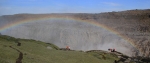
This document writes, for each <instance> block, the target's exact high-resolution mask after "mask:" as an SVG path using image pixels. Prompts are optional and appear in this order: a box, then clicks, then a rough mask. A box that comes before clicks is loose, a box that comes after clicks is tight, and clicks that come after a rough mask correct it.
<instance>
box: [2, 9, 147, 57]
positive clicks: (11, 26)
mask: <svg viewBox="0 0 150 63" xmlns="http://www.w3.org/2000/svg"><path fill="white" fill-rule="evenodd" d="M103 25H104V26H103ZM0 30H1V31H0V32H1V33H2V34H3V35H9V36H13V37H16V38H25V39H34V40H39V41H43V42H46V43H52V44H55V45H57V46H58V47H60V48H62V47H65V46H67V45H69V46H71V48H72V49H74V50H83V51H88V50H105V51H106V50H107V49H108V48H115V49H116V50H118V51H119V52H121V53H123V54H126V55H128V56H145V57H149V56H150V10H149V9H144V10H138V9H136V10H126V11H119V12H105V13H95V14H92V13H91V14H90V13H64V14H63V13H62V14H59V13H58V14H15V15H4V16H0ZM112 30H114V31H112ZM114 32H116V33H117V34H116V33H114Z"/></svg>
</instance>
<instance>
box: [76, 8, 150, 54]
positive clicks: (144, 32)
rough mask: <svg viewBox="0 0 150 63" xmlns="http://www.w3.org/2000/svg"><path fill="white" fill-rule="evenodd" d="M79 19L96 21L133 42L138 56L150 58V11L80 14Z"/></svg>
mask: <svg viewBox="0 0 150 63" xmlns="http://www.w3.org/2000/svg"><path fill="white" fill-rule="evenodd" d="M76 17H77V18H80V19H83V20H95V21H96V22H99V23H101V24H104V25H106V26H108V27H111V28H112V29H114V30H116V31H117V32H119V33H120V34H121V35H122V36H125V37H127V39H130V40H132V41H131V42H132V43H133V45H134V46H135V47H136V48H137V49H139V51H140V52H142V53H141V54H140V53H138V52H139V51H137V53H136V55H138V54H139V55H144V56H150V9H146V10H127V11H121V12H106V13H100V14H78V15H76Z"/></svg>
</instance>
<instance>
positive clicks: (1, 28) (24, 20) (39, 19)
mask: <svg viewBox="0 0 150 63" xmlns="http://www.w3.org/2000/svg"><path fill="white" fill-rule="evenodd" d="M49 19H60V20H62V19H63V20H64V19H65V20H73V21H79V22H84V23H88V24H91V25H94V26H97V27H101V28H104V29H106V30H108V31H110V32H112V33H114V34H116V35H118V36H119V37H121V38H123V39H125V40H126V41H127V42H129V43H130V44H131V45H132V46H133V47H135V48H136V46H135V45H134V42H133V40H132V39H130V38H128V37H127V36H125V35H122V34H120V33H119V32H117V31H116V30H114V29H112V28H111V27H108V26H106V25H104V24H101V23H99V22H96V21H94V20H82V19H79V18H72V17H62V16H61V17H59V16H57V17H56V16H46V17H39V18H27V19H23V20H18V21H15V22H13V23H9V24H7V25H5V26H2V27H0V32H2V31H5V30H7V29H10V28H12V27H16V26H19V25H21V24H24V23H30V22H36V21H43V20H49ZM136 49H137V48H136Z"/></svg>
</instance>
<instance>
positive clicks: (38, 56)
mask: <svg viewBox="0 0 150 63" xmlns="http://www.w3.org/2000/svg"><path fill="white" fill-rule="evenodd" d="M17 40H18V41H19V42H20V43H21V46H17V43H16V42H17ZM17 40H16V39H15V38H13V37H9V36H0V63H15V61H16V59H17V58H18V56H19V52H17V51H16V50H14V49H12V48H10V46H12V47H13V48H16V49H18V50H20V51H21V52H22V53H23V60H22V62H23V63H112V62H113V61H114V60H115V59H118V58H117V57H116V56H113V55H111V54H104V56H105V57H106V60H104V58H103V57H102V55H103V53H98V52H90V53H86V52H79V51H63V50H56V49H58V47H57V46H55V45H52V44H46V43H44V42H40V41H35V40H25V39H17ZM47 47H51V49H48V48H47Z"/></svg>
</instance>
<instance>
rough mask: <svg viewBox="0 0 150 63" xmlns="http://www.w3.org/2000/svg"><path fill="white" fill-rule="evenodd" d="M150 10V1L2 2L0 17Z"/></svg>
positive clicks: (53, 0)
mask: <svg viewBox="0 0 150 63" xmlns="http://www.w3.org/2000/svg"><path fill="white" fill-rule="evenodd" d="M132 9H150V0H0V15H12V14H18V13H34V14H37V13H38V14H39V13H100V12H110V11H122V10H132Z"/></svg>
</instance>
